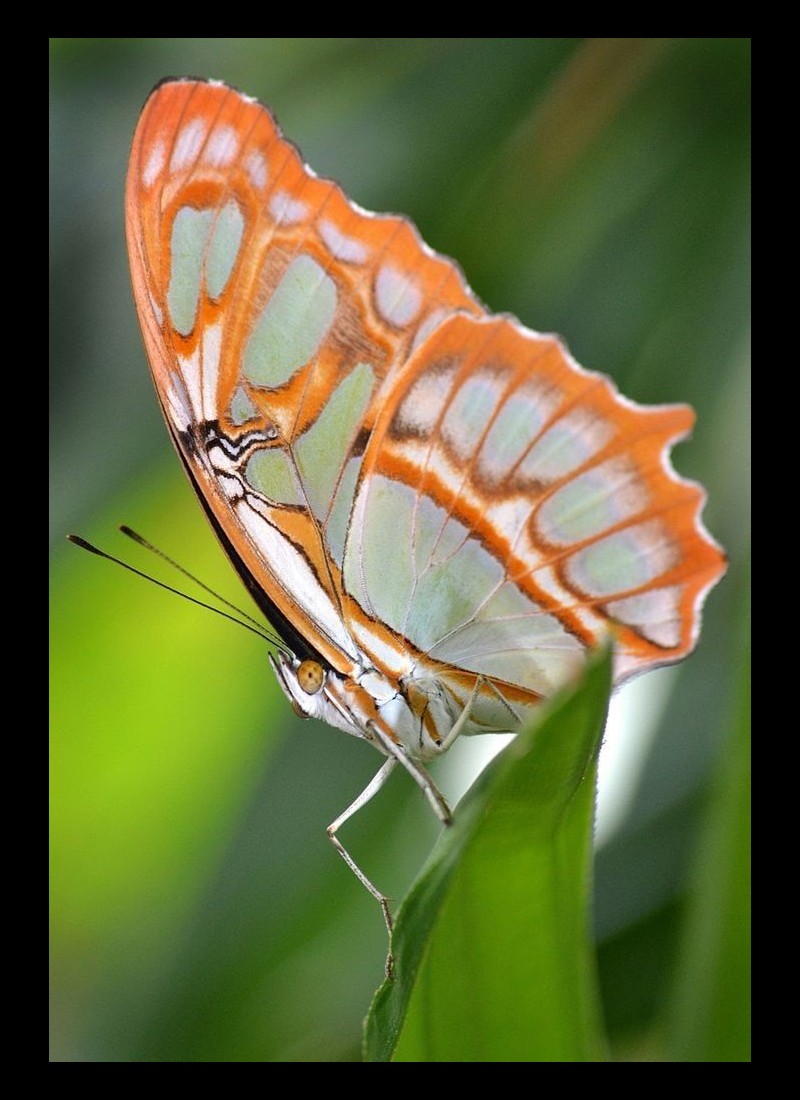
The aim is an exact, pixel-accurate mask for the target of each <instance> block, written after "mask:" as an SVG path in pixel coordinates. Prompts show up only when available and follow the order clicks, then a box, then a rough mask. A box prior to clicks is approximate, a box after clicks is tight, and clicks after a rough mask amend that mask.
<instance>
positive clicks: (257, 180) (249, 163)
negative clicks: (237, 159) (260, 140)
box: [244, 149, 268, 189]
mask: <svg viewBox="0 0 800 1100" xmlns="http://www.w3.org/2000/svg"><path fill="white" fill-rule="evenodd" d="M244 166H245V168H246V169H247V174H248V176H249V177H250V180H251V182H252V184H253V187H257V188H259V189H261V188H262V187H265V186H266V183H267V175H268V173H267V162H266V160H265V159H264V157H263V156H262V155H261V153H259V151H258V149H252V150H251V151H250V152H249V153H248V154H247V156H246V158H245V162H244Z"/></svg>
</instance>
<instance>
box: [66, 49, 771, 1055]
mask: <svg viewBox="0 0 800 1100" xmlns="http://www.w3.org/2000/svg"><path fill="white" fill-rule="evenodd" d="M749 55H750V46H749V40H748V39H714V38H705V39H686V38H683V39H652V38H650V39H619V38H617V39H572V38H570V39H566V38H545V39H531V38H514V39H503V38H489V39H487V38H484V39H481V38H469V39H430V38H405V39H403V38H399V39H369V38H356V39H331V38H327V39H313V38H296V39H286V38H282V39H268V38H260V39H258V38H257V39H237V38H216V39H213V38H198V39H190V38H182V39H168V38H161V39H155V38H150V39H136V38H125V39H114V38H105V39H101V38H71V39H70V38H61V39H51V40H50V98H51V107H50V158H51V159H50V164H51V171H50V179H51V201H50V209H51V215H50V218H51V220H50V234H51V236H50V242H51V243H50V309H51V314H50V319H51V326H50V334H51V335H50V340H51V354H50V372H51V373H50V377H51V404H50V409H51V423H50V438H51V535H52V571H51V593H52V625H51V641H52V660H51V669H52V769H51V776H52V815H51V820H52V845H51V857H52V874H51V882H52V890H51V897H52V932H51V960H52V997H51V1004H52V1026H51V1036H52V1039H51V1057H52V1059H53V1060H56V1061H351V1060H358V1059H359V1057H360V1053H359V1046H360V1025H361V1020H362V1018H363V1016H364V1014H365V1011H366V1008H367V1006H368V1004H369V999H370V996H371V994H372V992H373V990H374V989H375V987H376V986H377V984H378V983H379V981H380V979H381V976H382V967H383V955H384V946H385V945H384V938H385V937H384V930H383V927H382V922H381V920H380V917H379V914H378V912H377V907H376V906H375V904H374V902H373V901H372V899H370V898H369V897H368V896H367V894H366V893H365V892H364V891H363V890H362V889H361V888H360V887H359V886H358V884H357V883H356V882H355V880H354V879H353V878H352V876H351V875H350V873H349V872H348V871H347V869H346V868H345V867H344V865H343V864H342V862H341V861H340V860H339V859H338V858H337V857H336V855H335V853H334V852H333V850H332V849H331V847H330V844H329V842H328V840H327V838H326V836H325V832H324V828H325V825H327V824H328V822H330V821H331V820H332V819H333V818H334V817H335V816H336V815H337V814H338V813H339V812H340V811H341V810H342V809H343V807H344V806H346V805H347V804H348V803H349V802H350V801H351V800H352V798H353V797H354V796H355V794H356V793H357V792H358V791H360V790H361V788H362V786H363V785H364V784H365V783H366V782H367V780H368V779H369V777H370V776H371V774H372V773H373V771H374V770H375V768H376V766H377V763H379V761H378V760H377V758H376V755H375V753H374V751H373V750H371V749H370V747H369V746H366V745H362V744H359V743H357V742H356V741H355V740H354V739H350V738H347V737H345V736H344V735H342V734H339V733H337V732H336V731H333V730H329V729H327V728H325V727H322V726H318V725H317V724H312V723H301V722H299V721H298V720H296V719H295V718H294V716H293V714H292V712H291V710H290V709H289V707H288V705H287V703H286V702H285V700H284V699H283V697H282V696H281V695H280V693H279V690H278V688H277V686H276V684H275V683H274V678H273V677H272V675H271V673H270V671H269V669H268V667H267V663H266V655H265V652H264V649H263V646H261V645H260V644H259V642H258V641H257V640H256V639H255V638H253V637H252V636H251V635H248V634H246V633H245V632H244V631H239V630H237V629H236V628H235V627H233V626H231V625H230V624H227V623H225V622H223V621H222V620H218V619H216V618H215V617H214V616H212V615H209V614H207V613H205V612H202V611H200V610H198V609H196V608H194V607H192V606H191V605H189V604H188V603H186V602H185V601H180V600H177V599H175V598H172V597H169V596H167V595H165V594H163V593H161V592H159V591H157V590H156V589H154V588H151V586H148V585H146V584H144V583H143V582H139V581H137V580H136V579H135V578H132V577H130V576H126V575H124V574H123V573H122V572H121V571H120V570H117V569H115V568H114V567H112V566H110V565H108V564H107V563H104V562H100V561H98V559H96V558H91V557H90V556H89V555H86V554H81V553H80V552H79V551H78V550H76V549H75V548H74V547H71V546H69V545H68V544H66V542H65V541H64V535H65V534H66V533H67V532H68V531H78V532H80V533H81V534H83V535H85V536H86V537H88V538H91V539H93V540H95V541H97V542H99V543H100V545H102V546H104V547H106V548H107V549H110V550H112V551H114V550H115V551H116V552H118V553H122V554H123V555H124V556H125V557H126V558H127V559H128V560H132V561H134V563H136V564H144V567H145V568H149V569H151V570H152V569H155V570H156V571H158V564H157V563H156V562H154V561H149V562H148V561H143V559H144V554H143V552H140V551H139V550H137V548H136V547H134V546H133V545H132V544H127V543H126V542H125V540H123V539H122V536H120V535H118V534H116V532H115V525H116V524H118V523H122V522H124V523H129V524H131V525H132V526H133V527H135V528H137V529H139V530H141V531H142V532H143V533H144V534H145V535H146V536H147V537H148V538H150V539H151V540H152V541H154V542H155V543H157V544H158V545H159V546H162V547H163V548H164V549H165V550H166V551H167V552H168V553H171V554H172V555H173V556H175V557H177V558H178V559H179V560H180V561H181V562H182V563H183V564H185V565H186V566H187V568H189V569H191V570H193V571H194V572H196V573H198V574H200V575H201V576H202V577H203V578H204V579H205V580H207V581H208V583H210V584H211V585H213V586H216V587H217V588H219V589H220V590H222V591H223V592H224V593H225V594H226V595H228V596H229V597H231V598H233V599H235V600H238V601H239V602H241V603H245V602H246V597H245V596H244V595H243V593H242V591H241V590H240V586H239V583H238V581H237V579H236V577H235V576H234V575H233V572H232V570H231V569H230V567H229V566H228V564H227V563H226V561H225V560H224V557H223V555H222V553H221V551H220V550H219V549H218V548H217V546H216V543H215V540H214V538H213V535H212V534H211V532H210V530H209V529H208V528H207V525H206V523H205V520H204V519H203V517H202V515H201V513H200V509H199V507H198V506H197V504H196V502H195V500H194V498H193V494H192V491H191V489H190V488H189V486H188V484H187V483H186V482H185V479H184V475H183V473H182V471H181V469H180V466H179V463H178V460H177V458H176V457H175V455H174V453H173V452H172V448H171V445H170V443H169V440H168V437H167V433H166V431H165V429H164V426H163V423H162V420H161V415H160V413H159V411H158V407H157V403H156V400H155V396H154V394H153V391H152V383H151V381H150V377H149V372H148V370H147V366H146V363H145V358H144V352H143V348H142V344H141V339H140V336H139V332H138V328H137V324H136V319H135V314H134V308H133V303H132V299H131V293H130V286H129V279H128V271H127V260H126V254H125V242H124V232H123V211H122V201H123V184H124V177H125V170H126V161H127V154H128V148H129V145H130V141H131V137H132V133H133V129H134V127H135V125H136V120H137V117H138V113H139V110H140V108H141V106H142V104H143V102H144V100H145V98H146V96H147V94H148V92H149V90H150V89H151V87H152V86H153V85H154V84H155V83H156V82H157V81H158V80H159V79H161V78H162V77H164V76H167V75H176V76H177V75H201V76H209V77H218V78H221V79H223V80H225V81H227V82H229V83H231V84H234V85H236V86H237V87H240V88H242V89H243V90H244V91H247V92H249V93H250V94H252V95H255V96H257V97H258V98H260V99H261V100H263V101H264V102H266V103H269V104H270V105H271V106H272V107H273V108H274V110H275V112H276V114H277V116H278V118H279V120H280V122H281V125H282V126H283V128H284V130H285V132H286V133H287V134H288V135H289V137H291V138H292V139H293V140H294V141H295V142H296V143H297V144H298V145H299V147H300V148H301V150H302V151H303V154H304V156H305V158H306V160H307V161H308V162H309V164H311V165H312V166H313V168H314V169H315V170H316V171H317V172H318V173H319V174H322V175H326V176H332V177H334V178H336V179H337V180H339V182H341V183H342V185H343V186H344V187H345V189H346V190H347V192H348V193H349V194H350V195H351V197H353V198H354V199H355V200H356V201H357V202H359V203H360V204H361V205H363V206H366V207H367V208H370V209H375V210H380V211H383V210H393V211H402V212H404V213H407V214H409V215H410V216H411V217H412V218H413V219H414V221H415V222H416V224H417V225H418V226H419V228H420V230H421V232H422V234H423V236H424V238H425V240H426V241H427V242H428V243H429V244H430V245H432V246H433V247H434V248H436V249H438V250H439V251H441V252H444V253H446V254H448V255H451V256H454V257H456V258H457V259H458V260H459V262H460V263H461V265H462V266H463V268H464V270H465V272H466V275H467V278H468V280H469V282H470V284H471V286H472V287H473V288H474V290H475V291H476V293H477V294H478V295H479V296H480V297H481V298H482V299H483V301H485V302H486V303H487V305H488V306H489V307H490V308H491V309H492V310H496V311H510V312H512V313H515V314H516V315H517V316H519V317H520V318H521V320H522V321H523V322H524V323H526V324H527V325H529V326H530V327H532V328H535V329H538V330H540V331H555V332H558V333H560V334H562V335H563V336H564V337H565V339H566V340H567V342H568V344H569V346H570V348H571V350H572V352H573V354H574V355H575V356H576V358H577V359H578V360H579V361H580V362H581V363H583V364H584V365H585V366H587V367H590V368H592V369H596V370H602V371H605V372H606V373H608V374H609V375H611V376H612V377H613V378H614V379H615V380H616V381H617V383H618V384H619V386H620V388H621V389H622V390H623V392H624V393H625V394H626V395H627V396H629V397H631V398H634V399H636V400H638V401H642V402H659V401H687V402H689V403H691V404H692V405H693V406H694V408H695V409H696V410H697V413H698V424H697V427H696V429H695V433H694V436H693V439H692V440H691V441H690V442H689V443H687V444H684V445H681V446H680V447H679V448H678V451H677V453H676V455H675V464H676V466H677V468H678V470H679V471H680V472H681V473H682V474H684V475H686V476H690V477H693V478H697V479H699V480H701V481H702V482H703V483H704V484H705V485H706V486H707V488H708V491H709V503H708V506H707V509H706V513H705V519H706V522H707V525H708V527H709V529H710V530H711V531H712V532H713V533H714V535H715V536H716V537H717V538H718V539H719V540H720V541H721V542H722V543H723V545H724V546H725V547H726V549H727V550H728V553H729V555H730V559H731V565H730V571H729V574H728V576H727V577H726V579H725V580H724V582H723V583H722V585H721V586H720V587H719V588H718V589H717V590H715V591H714V592H713V593H712V594H711V596H710V598H709V601H708V604H707V612H706V616H705V622H704V630H703V635H702V638H701V643H700V646H699V649H698V651H697V653H696V654H695V655H694V656H693V657H692V658H691V660H689V661H687V662H685V664H684V665H682V666H681V667H680V669H679V670H673V671H670V672H668V673H666V674H665V673H655V674H653V675H652V676H650V677H648V678H646V679H645V680H643V681H639V682H637V685H635V686H634V687H632V688H629V689H626V692H631V691H634V690H637V689H638V688H639V684H648V683H649V682H651V681H652V683H653V685H654V687H653V688H652V689H650V690H651V696H652V697H653V698H656V697H657V698H659V699H660V700H661V702H662V703H663V705H659V706H658V707H657V708H656V711H655V713H656V716H657V718H658V721H657V723H656V725H655V727H654V729H653V731H652V733H651V734H650V736H649V737H648V739H647V741H646V743H644V747H643V748H640V750H639V758H638V762H637V768H636V773H635V775H634V776H633V777H631V776H630V775H629V776H628V779H627V782H628V784H629V788H630V783H631V782H632V781H633V780H635V785H634V787H633V788H632V789H629V791H628V796H627V802H626V803H625V812H624V813H622V814H621V815H618V816H617V819H616V820H615V825H614V828H613V829H610V830H609V829H606V830H605V831H604V832H603V834H602V836H603V843H602V846H600V847H599V850H598V853H597V860H596V905H595V929H596V936H597V941H598V959H599V968H600V978H601V986H602V992H603V1007H604V1013H605V1020H606V1027H607V1030H608V1034H609V1040H610V1043H611V1050H612V1054H613V1055H614V1057H616V1058H618V1059H621V1060H661V1059H669V1058H672V1059H676V1060H722V1061H729V1060H743V1059H744V1058H746V1057H747V1053H746V1050H747V1034H748V1016H747V1001H746V978H745V972H746V961H744V960H746V957H747V952H748V950H749V948H748V940H747V931H748V915H747V913H748V910H747V904H746V899H747V882H748V880H747V844H748V821H749V819H748V817H747V805H748V803H747V789H748V788H747V782H748V780H747V776H748V764H747V761H748V755H747V751H748V750H747V746H748V741H747V737H748V730H749V725H748V722H747V713H748V711H747V708H748V705H749V696H748V695H747V693H746V692H745V690H744V688H743V684H744V683H745V682H746V673H747V667H748V666H747V661H748V657H747V612H748V605H747V591H748V561H749V513H748V508H749V342H748V341H749ZM653 691H655V692H656V693H657V694H656V696H653V695H652V692H653ZM624 697H625V692H623V693H622V694H621V696H620V699H622V700H624ZM635 698H636V699H637V704H636V707H638V706H639V705H640V704H639V703H638V700H639V699H640V698H641V699H644V696H642V694H641V691H640V692H639V694H638V695H637V696H636V697H635ZM641 705H642V706H644V703H642V704H641ZM636 707H634V713H633V722H634V724H635V721H636ZM629 711H630V707H629ZM628 721H629V722H630V721H631V715H630V713H629V714H628ZM467 753H468V746H467V747H465V748H463V750H462V746H460V745H457V746H456V747H455V749H454V751H453V753H452V756H453V761H452V762H450V763H449V764H448V762H443V764H446V765H447V766H446V767H444V768H443V769H442V770H440V772H439V773H438V774H439V778H440V779H441V782H442V784H443V786H444V788H445V790H446V791H448V790H449V791H450V792H451V793H453V792H454V791H455V790H456V789H457V786H458V783H459V781H460V780H459V774H458V773H459V768H460V767H461V766H462V764H463V763H464V758H465V756H466V755H467ZM405 778H406V777H403V776H398V777H396V781H394V782H393V783H392V784H390V786H389V787H388V788H387V789H386V790H385V791H384V792H382V794H381V796H380V798H379V799H377V800H376V801H375V803H373V804H372V805H371V806H369V807H368V808H367V809H365V810H364V811H363V812H362V813H361V814H359V815H358V817H357V818H356V819H355V820H354V821H353V822H352V823H349V824H348V825H347V826H346V829H345V831H344V834H343V835H344V839H345V843H346V844H347V846H348V848H350V850H351V851H352V852H353V853H354V854H355V855H356V857H357V859H358V860H359V862H360V863H361V865H362V866H363V867H364V869H365V871H366V872H367V873H368V874H370V875H371V876H372V877H373V878H374V879H375V880H376V881H377V882H379V883H380V885H381V886H382V888H383V889H384V890H386V891H387V892H389V893H390V894H392V895H393V896H394V897H396V898H399V897H402V895H403V894H404V892H405V890H406V889H407V887H408V885H409V883H410V881H411V879H412V878H413V876H414V874H415V873H416V871H417V870H418V868H419V867H420V865H421V863H422V861H423V860H424V857H425V855H426V853H427V852H428V851H429V849H430V846H431V844H432V842H433V839H434V838H435V835H436V826H435V823H434V822H433V820H432V818H431V815H430V812H429V810H428V808H427V807H426V806H425V805H424V804H423V800H422V799H421V798H420V797H419V794H418V792H417V791H416V790H414V789H412V784H411V783H410V781H409V782H406V781H405ZM709 1006H712V1008H713V1011H709Z"/></svg>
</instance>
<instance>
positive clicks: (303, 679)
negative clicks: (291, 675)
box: [297, 661, 325, 695]
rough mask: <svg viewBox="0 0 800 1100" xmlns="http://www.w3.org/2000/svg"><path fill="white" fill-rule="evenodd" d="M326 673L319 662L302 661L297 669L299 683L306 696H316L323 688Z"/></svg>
mask: <svg viewBox="0 0 800 1100" xmlns="http://www.w3.org/2000/svg"><path fill="white" fill-rule="evenodd" d="M324 679H325V673H324V672H323V670H322V665H321V664H320V663H319V661H301V662H300V665H299V667H298V669H297V682H298V684H299V685H300V687H301V688H302V689H303V691H304V692H305V693H306V695H316V694H317V692H318V691H319V689H320V688H321V687H322V682H323V680H324Z"/></svg>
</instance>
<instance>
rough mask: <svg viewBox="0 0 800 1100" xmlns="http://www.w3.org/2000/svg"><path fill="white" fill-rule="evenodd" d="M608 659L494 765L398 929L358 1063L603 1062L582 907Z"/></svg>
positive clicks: (465, 805)
mask: <svg viewBox="0 0 800 1100" xmlns="http://www.w3.org/2000/svg"><path fill="white" fill-rule="evenodd" d="M610 679H611V672H610V656H609V654H608V653H605V654H602V655H600V656H598V657H595V658H594V659H593V661H592V662H591V664H590V665H589V666H588V668H587V672H586V675H585V677H584V679H583V681H582V683H581V684H580V685H579V686H578V687H577V688H576V689H575V690H574V691H572V692H570V693H569V694H565V695H562V696H561V697H560V698H558V699H557V700H555V701H554V703H553V704H552V705H551V706H549V707H548V708H547V709H546V710H545V711H543V713H542V717H541V719H540V720H539V722H538V723H536V724H534V725H533V726H531V727H529V728H528V729H527V730H525V731H523V732H522V733H520V734H519V735H518V736H517V737H516V738H515V740H514V741H513V742H512V743H511V744H509V746H508V747H507V748H506V749H505V750H504V751H503V752H502V753H500V755H499V756H497V757H496V759H495V760H494V761H492V763H491V765H490V766H489V767H488V768H487V769H486V770H485V771H484V772H483V773H482V775H481V776H480V777H479V779H478V780H477V781H476V783H475V784H474V785H473V787H472V788H471V789H470V791H469V792H468V794H467V795H466V796H465V797H464V799H463V800H462V802H461V803H460V804H459V806H458V808H457V811H456V813H455V818H454V822H453V825H452V826H451V827H450V828H449V829H447V830H446V831H445V832H444V833H443V835H442V836H441V838H440V841H439V843H438V845H437V847H436V848H435V850H434V852H433V854H432V856H431V858H430V860H429V861H428V864H427V865H426V867H425V869H424V870H423V872H422V874H421V875H420V877H419V878H418V879H417V881H416V883H415V884H414V886H413V887H412V888H411V890H410V892H409V894H408V896H407V898H406V900H405V901H404V903H403V905H402V906H401V908H400V911H399V913H398V916H397V923H396V926H395V931H394V937H393V950H394V957H395V976H394V980H393V981H386V982H384V984H383V985H382V986H381V988H380V989H379V990H378V992H377V994H376V996H375V1000H374V1002H373V1005H372V1008H371V1010H370V1014H369V1016H368V1018H367V1021H366V1031H365V1059H366V1060H367V1061H388V1060H389V1059H390V1058H393V1060H394V1061H406V1062H476V1061H481V1062H484V1061H486V1062H537V1061H548V1062H553V1061H569V1062H582V1061H597V1060H602V1059H603V1058H604V1044H603V1040H602V1038H601V1030H600V1024H599V1009H598V1000H597V992H596V976H595V970H594V958H593V951H592V948H591V946H590V942H589V916H588V913H589V900H590V879H591V874H590V869H591V836H592V814H593V808H594V792H595V765H596V760H597V753H598V751H599V748H600V742H601V738H602V731H603V725H604V722H605V714H606V706H607V700H608V693H609V690H610Z"/></svg>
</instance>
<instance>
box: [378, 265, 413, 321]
mask: <svg viewBox="0 0 800 1100" xmlns="http://www.w3.org/2000/svg"><path fill="white" fill-rule="evenodd" d="M375 296H376V299H377V302H378V309H379V310H380V313H381V316H382V317H383V318H384V320H386V321H388V322H389V324H390V325H398V326H403V325H407V324H408V323H409V321H413V319H414V318H415V317H416V315H417V313H419V308H420V306H421V305H422V294H421V293H420V290H419V287H417V286H416V285H415V284H414V283H413V282H412V281H411V279H409V278H408V276H407V275H403V274H401V273H400V272H399V271H398V270H397V268H395V267H392V266H391V264H384V266H383V267H382V268H381V269H380V271H379V272H378V277H377V279H376V281H375Z"/></svg>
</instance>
